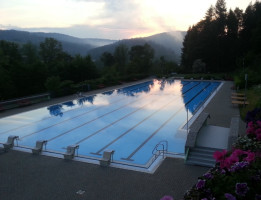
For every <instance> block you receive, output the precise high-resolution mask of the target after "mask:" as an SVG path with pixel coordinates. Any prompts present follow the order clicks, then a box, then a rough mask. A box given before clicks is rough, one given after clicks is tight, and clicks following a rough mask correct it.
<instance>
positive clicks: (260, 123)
mask: <svg viewBox="0 0 261 200" xmlns="http://www.w3.org/2000/svg"><path fill="white" fill-rule="evenodd" d="M256 123H257V125H258V126H259V127H260V128H261V121H260V120H258V121H257V122H256Z"/></svg>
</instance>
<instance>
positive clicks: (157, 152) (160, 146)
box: [152, 140, 168, 163]
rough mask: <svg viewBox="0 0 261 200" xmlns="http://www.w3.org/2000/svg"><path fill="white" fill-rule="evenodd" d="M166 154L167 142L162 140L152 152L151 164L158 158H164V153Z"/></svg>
mask: <svg viewBox="0 0 261 200" xmlns="http://www.w3.org/2000/svg"><path fill="white" fill-rule="evenodd" d="M167 152H168V141H166V140H162V141H160V142H159V143H158V144H157V145H156V146H155V147H154V149H153V150H152V154H153V155H154V158H153V161H152V163H153V162H154V161H155V160H156V159H157V158H158V157H159V156H160V155H162V156H163V159H164V158H165V155H166V153H167Z"/></svg>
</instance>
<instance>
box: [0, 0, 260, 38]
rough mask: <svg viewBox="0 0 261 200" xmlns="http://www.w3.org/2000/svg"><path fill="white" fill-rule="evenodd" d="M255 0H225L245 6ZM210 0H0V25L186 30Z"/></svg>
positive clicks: (104, 32) (94, 32) (75, 31)
mask: <svg viewBox="0 0 261 200" xmlns="http://www.w3.org/2000/svg"><path fill="white" fill-rule="evenodd" d="M250 2H252V3H255V0H226V6H227V9H230V8H231V9H235V8H236V7H239V8H240V9H242V10H243V11H245V9H246V7H247V6H248V5H249V3H250ZM215 4H216V0H0V29H16V30H25V31H32V32H35V31H37V32H57V33H63V34H67V35H71V36H75V37H80V38H105V39H114V40H120V39H128V38H134V37H145V36H149V35H153V34H157V33H161V32H168V31H187V30H188V28H189V26H191V25H193V24H196V23H197V22H199V21H200V20H201V19H203V18H204V16H205V13H206V11H207V9H208V8H209V7H210V6H211V5H213V6H215Z"/></svg>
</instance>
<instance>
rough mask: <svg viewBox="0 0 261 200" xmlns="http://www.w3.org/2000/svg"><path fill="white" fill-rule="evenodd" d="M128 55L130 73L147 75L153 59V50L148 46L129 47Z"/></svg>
mask: <svg viewBox="0 0 261 200" xmlns="http://www.w3.org/2000/svg"><path fill="white" fill-rule="evenodd" d="M129 55H130V61H131V63H130V66H131V68H132V70H131V71H132V72H136V73H145V74H146V73H148V71H149V69H150V67H151V65H152V59H153V58H154V50H153V48H152V47H151V46H150V45H149V44H147V43H146V44H144V45H143V46H142V45H136V46H133V47H131V50H130V51H129Z"/></svg>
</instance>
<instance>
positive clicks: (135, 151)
mask: <svg viewBox="0 0 261 200" xmlns="http://www.w3.org/2000/svg"><path fill="white" fill-rule="evenodd" d="M209 85H210V83H209V84H208V85H207V86H205V87H204V88H203V89H202V90H201V91H200V92H198V93H197V94H196V95H195V96H193V97H192V98H191V99H190V100H189V101H188V102H187V103H186V104H185V106H186V105H188V104H189V103H190V102H191V101H192V100H193V99H194V98H196V97H197V96H198V95H199V94H200V93H201V92H202V91H204V89H206V88H207V87H209ZM182 109H183V106H182V107H181V108H180V109H179V110H178V111H176V112H175V113H174V114H173V115H172V116H171V117H170V118H169V119H168V120H166V121H165V122H164V123H163V124H162V125H161V126H160V127H159V128H158V129H157V130H156V131H154V132H153V133H152V134H151V135H150V136H149V137H148V138H147V139H146V140H145V141H144V142H143V143H142V144H140V145H139V146H138V147H137V148H136V149H135V150H134V151H133V152H132V153H131V154H130V155H129V156H128V157H126V158H121V159H122V160H127V161H134V160H133V159H131V158H132V157H133V156H134V155H135V154H136V153H137V152H138V151H139V150H140V149H141V148H142V147H143V146H144V145H145V144H146V143H147V142H148V141H149V140H150V139H151V138H152V137H153V136H154V135H156V134H157V133H158V132H159V131H160V130H161V129H162V128H163V127H164V126H166V125H167V124H168V123H169V122H170V121H171V120H172V119H173V118H174V117H175V116H176V115H177V114H178V113H179V112H180V111H181V110H182Z"/></svg>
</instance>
